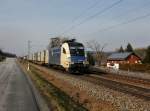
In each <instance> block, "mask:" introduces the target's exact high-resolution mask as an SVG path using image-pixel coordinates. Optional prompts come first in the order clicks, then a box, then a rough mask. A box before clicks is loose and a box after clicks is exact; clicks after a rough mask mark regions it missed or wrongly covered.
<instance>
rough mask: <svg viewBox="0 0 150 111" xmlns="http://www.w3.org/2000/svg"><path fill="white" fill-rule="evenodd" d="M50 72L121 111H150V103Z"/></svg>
mask: <svg viewBox="0 0 150 111" xmlns="http://www.w3.org/2000/svg"><path fill="white" fill-rule="evenodd" d="M49 72H50V75H53V76H55V77H56V78H58V79H62V80H63V81H65V82H68V83H69V84H71V85H73V86H76V87H78V88H79V89H80V90H84V91H86V92H87V93H88V95H89V96H93V97H95V98H96V99H97V100H104V101H108V102H111V103H112V104H113V105H114V106H116V107H118V108H119V109H120V111H150V102H149V101H146V100H143V99H139V98H137V97H134V96H131V95H128V94H125V93H121V92H118V91H114V90H112V89H109V88H106V87H104V86H100V85H95V84H93V83H91V82H88V81H85V80H81V78H80V77H78V76H77V77H76V76H72V75H68V74H66V75H65V74H61V73H57V72H54V71H51V70H50V71H49Z"/></svg>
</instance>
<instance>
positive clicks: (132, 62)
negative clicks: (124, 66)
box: [127, 55, 141, 64]
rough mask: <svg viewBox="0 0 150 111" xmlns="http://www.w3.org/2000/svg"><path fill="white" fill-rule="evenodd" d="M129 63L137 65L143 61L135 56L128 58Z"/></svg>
mask: <svg viewBox="0 0 150 111" xmlns="http://www.w3.org/2000/svg"><path fill="white" fill-rule="evenodd" d="M127 61H129V63H130V64H137V63H140V62H141V60H140V58H139V57H137V56H135V55H130V56H129V57H128V58H127Z"/></svg>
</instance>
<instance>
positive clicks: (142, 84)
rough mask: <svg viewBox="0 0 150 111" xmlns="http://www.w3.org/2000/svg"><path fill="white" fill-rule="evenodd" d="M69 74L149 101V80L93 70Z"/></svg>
mask: <svg viewBox="0 0 150 111" xmlns="http://www.w3.org/2000/svg"><path fill="white" fill-rule="evenodd" d="M47 69H48V68H47ZM50 69H51V70H53V71H57V72H59V73H62V74H66V72H64V71H61V70H56V69H54V68H50ZM40 70H41V69H40ZM67 74H68V73H67ZM69 76H73V77H75V78H78V79H82V80H85V81H88V82H91V83H94V84H96V85H102V86H105V87H107V88H110V89H113V90H116V91H119V92H123V93H126V94H130V95H132V96H135V97H138V98H142V99H144V100H147V101H150V87H149V86H150V82H149V80H146V81H145V80H143V79H139V78H132V77H126V76H121V75H114V74H100V73H99V75H98V73H97V74H95V72H94V74H92V73H90V74H78V75H75V74H74V75H73V74H70V75H69ZM117 76H118V77H117Z"/></svg>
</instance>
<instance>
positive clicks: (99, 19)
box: [0, 0, 150, 55]
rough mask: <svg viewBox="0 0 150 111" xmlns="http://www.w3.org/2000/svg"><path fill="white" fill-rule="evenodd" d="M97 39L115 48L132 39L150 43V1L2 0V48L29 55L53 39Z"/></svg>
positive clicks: (134, 42) (138, 43)
mask: <svg viewBox="0 0 150 111" xmlns="http://www.w3.org/2000/svg"><path fill="white" fill-rule="evenodd" d="M56 36H63V37H70V38H76V39H77V41H79V42H82V43H84V44H85V46H86V43H87V42H88V41H91V40H95V41H97V42H98V43H99V44H101V45H104V44H107V45H106V46H105V49H104V50H106V51H114V50H115V49H117V48H119V47H120V46H121V45H122V46H123V47H124V48H125V47H126V45H127V44H128V43H129V42H130V43H131V44H132V46H133V47H134V48H139V47H147V46H148V45H150V0H0V48H1V49H3V50H4V51H8V52H11V53H16V54H17V55H25V54H27V41H28V40H30V41H31V51H32V52H35V51H39V50H43V49H46V47H47V45H48V43H49V40H50V38H52V37H56Z"/></svg>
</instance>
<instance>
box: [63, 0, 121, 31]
mask: <svg viewBox="0 0 150 111" xmlns="http://www.w3.org/2000/svg"><path fill="white" fill-rule="evenodd" d="M121 2H123V0H119V1H117V2H115V3H113V4H111V5H109V6H108V7H106V8H104V9H103V10H101V11H99V12H97V13H95V14H94V15H91V16H89V17H87V18H86V19H84V20H83V21H81V22H80V23H78V24H76V25H73V26H71V27H70V28H69V29H68V30H67V31H64V33H63V34H65V33H66V32H69V31H71V30H72V29H74V28H76V27H78V26H80V25H82V24H84V23H86V22H87V21H89V20H91V19H93V18H95V17H96V16H98V15H100V14H103V13H105V12H106V11H108V10H110V9H112V8H113V7H115V6H116V5H118V4H120V3H121Z"/></svg>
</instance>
